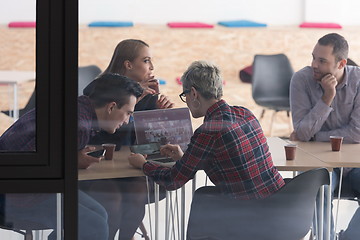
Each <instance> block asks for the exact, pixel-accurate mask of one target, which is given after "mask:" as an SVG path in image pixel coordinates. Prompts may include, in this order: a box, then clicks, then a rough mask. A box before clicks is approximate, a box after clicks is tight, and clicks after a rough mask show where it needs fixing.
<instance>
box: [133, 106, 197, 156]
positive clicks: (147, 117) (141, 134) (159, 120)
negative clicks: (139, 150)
mask: <svg viewBox="0 0 360 240" xmlns="http://www.w3.org/2000/svg"><path fill="white" fill-rule="evenodd" d="M134 126H135V134H136V142H137V144H145V143H151V142H159V143H160V144H161V145H164V144H167V143H170V144H179V145H180V147H181V149H182V150H183V151H185V150H186V149H187V145H188V144H189V143H190V138H191V136H192V135H193V130H192V124H191V118H190V112H189V109H188V108H170V109H156V110H147V111H137V112H134Z"/></svg>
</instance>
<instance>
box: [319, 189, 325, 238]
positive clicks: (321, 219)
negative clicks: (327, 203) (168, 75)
mask: <svg viewBox="0 0 360 240" xmlns="http://www.w3.org/2000/svg"><path fill="white" fill-rule="evenodd" d="M319 203H320V211H319V212H320V216H319V240H323V233H324V186H322V187H321V188H320V201H319Z"/></svg>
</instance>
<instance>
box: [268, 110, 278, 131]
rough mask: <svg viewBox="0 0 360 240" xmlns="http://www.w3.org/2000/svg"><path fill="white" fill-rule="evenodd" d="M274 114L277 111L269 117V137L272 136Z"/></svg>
mask: <svg viewBox="0 0 360 240" xmlns="http://www.w3.org/2000/svg"><path fill="white" fill-rule="evenodd" d="M276 113H277V111H274V112H273V114H272V116H271V122H270V130H269V133H270V137H271V136H272V129H273V123H274V119H275V115H276Z"/></svg>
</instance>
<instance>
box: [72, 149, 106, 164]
mask: <svg viewBox="0 0 360 240" xmlns="http://www.w3.org/2000/svg"><path fill="white" fill-rule="evenodd" d="M94 150H95V147H85V148H84V149H81V150H80V151H78V169H86V168H88V167H90V165H92V164H94V163H98V162H100V161H101V159H102V158H104V157H99V158H96V157H92V156H89V155H87V153H88V152H92V151H94Z"/></svg>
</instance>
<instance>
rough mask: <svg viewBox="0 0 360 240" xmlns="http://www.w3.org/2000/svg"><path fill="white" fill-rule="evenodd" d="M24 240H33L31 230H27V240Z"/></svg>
mask: <svg viewBox="0 0 360 240" xmlns="http://www.w3.org/2000/svg"><path fill="white" fill-rule="evenodd" d="M24 240H33V234H32V231H31V230H26V233H25V239H24Z"/></svg>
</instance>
